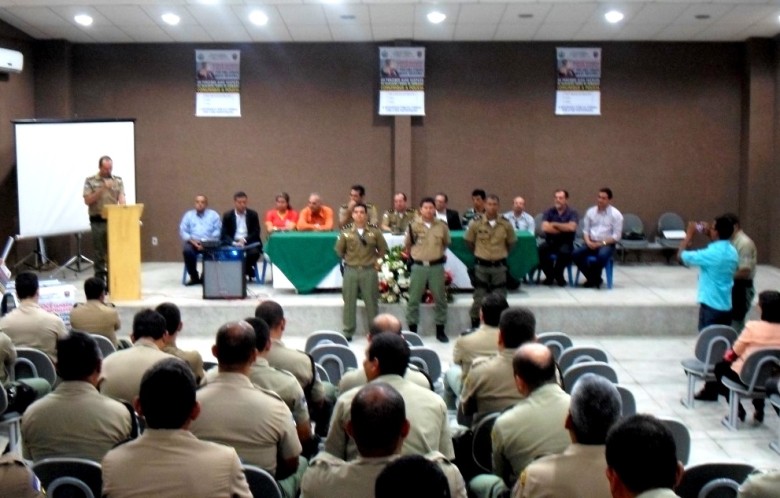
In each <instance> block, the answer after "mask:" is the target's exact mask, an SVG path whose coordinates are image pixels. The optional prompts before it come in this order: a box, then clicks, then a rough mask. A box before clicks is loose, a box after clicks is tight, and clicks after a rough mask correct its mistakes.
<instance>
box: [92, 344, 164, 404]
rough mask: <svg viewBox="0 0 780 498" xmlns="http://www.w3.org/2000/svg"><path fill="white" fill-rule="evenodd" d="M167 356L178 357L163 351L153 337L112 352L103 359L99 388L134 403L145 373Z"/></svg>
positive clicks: (109, 394) (107, 393) (108, 394)
mask: <svg viewBox="0 0 780 498" xmlns="http://www.w3.org/2000/svg"><path fill="white" fill-rule="evenodd" d="M166 358H176V357H175V356H173V355H170V354H168V353H163V352H162V351H160V350H159V349H158V348H157V346H156V345H155V344H154V342H152V340H151V339H148V338H145V337H142V338H141V339H138V340H137V341H135V344H134V345H133V347H132V348H127V349H122V350H120V351H117V352H116V353H112V354H110V355H109V356H107V357H106V358H105V359H104V360H103V368H102V369H101V371H100V383H99V384H98V388H99V389H100V392H102V393H103V394H105V395H106V396H111V397H112V398H116V399H123V400H125V401H129V402H131V403H132V402H133V398H135V397H136V396H138V392H139V391H140V390H141V379H142V378H143V376H144V373H146V371H147V370H148V369H149V368H151V367H152V365H154V364H155V363H157V362H158V361H160V360H164V359H166Z"/></svg>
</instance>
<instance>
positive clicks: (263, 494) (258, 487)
mask: <svg viewBox="0 0 780 498" xmlns="http://www.w3.org/2000/svg"><path fill="white" fill-rule="evenodd" d="M241 468H242V469H244V475H245V476H246V481H247V483H248V484H249V491H251V492H252V496H253V497H254V498H282V490H281V489H280V488H279V485H278V484H277V483H276V479H274V476H272V475H271V474H269V473H268V472H267V471H266V470H263V469H261V468H260V467H255V466H254V465H242V466H241Z"/></svg>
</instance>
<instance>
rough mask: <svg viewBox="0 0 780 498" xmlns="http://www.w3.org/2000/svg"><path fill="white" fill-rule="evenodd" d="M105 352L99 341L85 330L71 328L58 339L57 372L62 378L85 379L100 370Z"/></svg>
mask: <svg viewBox="0 0 780 498" xmlns="http://www.w3.org/2000/svg"><path fill="white" fill-rule="evenodd" d="M102 359H103V354H102V353H101V352H100V348H99V347H98V343H97V341H96V340H95V339H94V338H93V337H92V336H90V335H89V334H85V333H84V332H79V331H78V330H71V331H70V333H69V334H68V335H66V336H65V337H63V338H61V339H58V340H57V373H58V374H59V376H60V377H62V380H85V379H87V378H88V377H89V376H90V375H92V374H94V373H96V372H100V362H101V361H102Z"/></svg>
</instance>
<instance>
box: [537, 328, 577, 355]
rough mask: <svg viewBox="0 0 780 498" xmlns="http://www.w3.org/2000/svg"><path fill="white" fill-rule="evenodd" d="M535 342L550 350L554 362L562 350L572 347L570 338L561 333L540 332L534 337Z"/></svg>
mask: <svg viewBox="0 0 780 498" xmlns="http://www.w3.org/2000/svg"><path fill="white" fill-rule="evenodd" d="M536 340H537V341H538V342H539V343H541V344H544V345H545V346H547V347H548V348H550V351H552V353H553V356H554V357H555V359H556V360H558V358H560V356H561V353H563V352H564V350H566V349H568V348H570V347H572V345H573V344H574V343H572V341H571V338H570V337H569V336H568V335H566V334H564V333H563V332H542V333H541V334H537V335H536Z"/></svg>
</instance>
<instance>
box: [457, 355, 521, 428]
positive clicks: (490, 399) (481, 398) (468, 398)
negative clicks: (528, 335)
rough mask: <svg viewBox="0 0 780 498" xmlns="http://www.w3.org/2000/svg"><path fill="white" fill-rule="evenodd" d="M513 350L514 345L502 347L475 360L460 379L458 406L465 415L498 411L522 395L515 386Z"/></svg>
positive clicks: (478, 414)
mask: <svg viewBox="0 0 780 498" xmlns="http://www.w3.org/2000/svg"><path fill="white" fill-rule="evenodd" d="M496 344H497V342H496ZM514 353H515V350H514V349H505V350H503V351H500V352H499V353H497V354H495V355H493V356H491V357H489V358H488V357H480V358H477V359H476V360H474V362H473V363H472V364H471V370H470V371H469V375H468V376H467V377H466V379H465V380H464V382H463V392H462V393H461V398H460V409H461V412H462V413H463V414H464V415H466V416H472V415H476V417H477V418H480V417H482V416H484V415H487V414H488V413H493V412H500V411H502V410H504V409H505V408H508V407H510V406H512V405H514V404H515V403H517V402H518V401H520V400H521V399H523V395H522V394H520V392H519V391H518V390H517V384H515V374H514V370H513V369H512V356H513V355H514Z"/></svg>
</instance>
